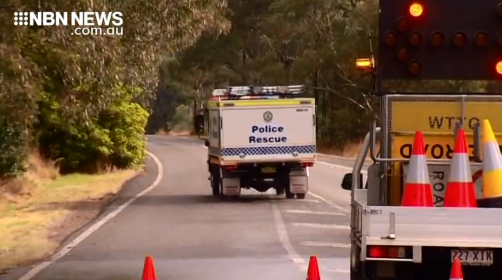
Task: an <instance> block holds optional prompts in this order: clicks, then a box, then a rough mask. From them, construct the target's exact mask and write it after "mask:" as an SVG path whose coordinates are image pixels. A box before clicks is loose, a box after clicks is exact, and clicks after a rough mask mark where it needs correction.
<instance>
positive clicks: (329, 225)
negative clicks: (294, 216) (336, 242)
mask: <svg viewBox="0 0 502 280" xmlns="http://www.w3.org/2000/svg"><path fill="white" fill-rule="evenodd" d="M292 225H293V226H297V227H311V228H326V229H350V227H349V226H344V225H335V224H316V223H292Z"/></svg>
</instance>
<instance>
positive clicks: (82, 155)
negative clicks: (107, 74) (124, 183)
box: [36, 87, 148, 173]
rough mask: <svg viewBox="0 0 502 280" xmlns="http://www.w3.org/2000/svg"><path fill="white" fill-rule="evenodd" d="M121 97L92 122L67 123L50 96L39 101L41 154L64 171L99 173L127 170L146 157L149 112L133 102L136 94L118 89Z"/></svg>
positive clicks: (37, 127) (59, 108)
mask: <svg viewBox="0 0 502 280" xmlns="http://www.w3.org/2000/svg"><path fill="white" fill-rule="evenodd" d="M115 91H116V92H120V93H118V94H117V95H118V96H121V98H120V99H118V100H117V101H116V102H115V103H114V104H112V105H111V106H110V107H109V108H107V109H103V110H101V111H100V112H99V114H98V116H97V117H96V118H93V119H92V120H90V121H89V122H75V123H71V122H67V120H66V119H65V118H64V114H62V109H61V107H60V106H58V104H57V102H55V101H54V100H51V99H50V98H49V97H48V96H47V95H45V98H44V100H43V101H41V102H40V114H39V122H38V125H37V126H36V129H37V130H38V131H39V135H38V139H39V144H40V150H41V151H42V153H43V154H44V155H45V156H47V157H49V158H52V159H55V160H57V159H63V160H62V161H61V162H60V168H61V172H63V173H68V172H72V171H81V172H89V173H93V172H98V171H101V170H103V169H105V168H108V167H117V168H128V167H133V166H137V165H139V164H141V162H142V161H143V159H144V156H145V141H144V139H143V134H144V128H145V125H146V121H147V118H148V112H147V111H146V110H145V109H144V108H142V107H141V106H140V105H139V104H136V103H131V101H130V99H131V98H133V97H134V94H133V93H134V91H126V90H124V89H123V88H120V87H117V88H116V90H115Z"/></svg>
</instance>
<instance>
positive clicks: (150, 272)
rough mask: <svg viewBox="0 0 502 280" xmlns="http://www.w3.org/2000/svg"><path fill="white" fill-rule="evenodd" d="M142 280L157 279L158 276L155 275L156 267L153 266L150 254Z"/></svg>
mask: <svg viewBox="0 0 502 280" xmlns="http://www.w3.org/2000/svg"><path fill="white" fill-rule="evenodd" d="M141 280H157V277H156V276H155V268H154V267H153V259H152V257H150V256H147V257H146V258H145V265H144V267H143V277H141Z"/></svg>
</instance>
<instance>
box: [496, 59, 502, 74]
mask: <svg viewBox="0 0 502 280" xmlns="http://www.w3.org/2000/svg"><path fill="white" fill-rule="evenodd" d="M495 70H497V74H499V75H502V61H499V62H497V65H495Z"/></svg>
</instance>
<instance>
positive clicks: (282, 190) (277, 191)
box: [275, 188, 285, 195]
mask: <svg viewBox="0 0 502 280" xmlns="http://www.w3.org/2000/svg"><path fill="white" fill-rule="evenodd" d="M284 192H285V190H284V188H277V189H275V193H276V194H277V195H283V194H284Z"/></svg>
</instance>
